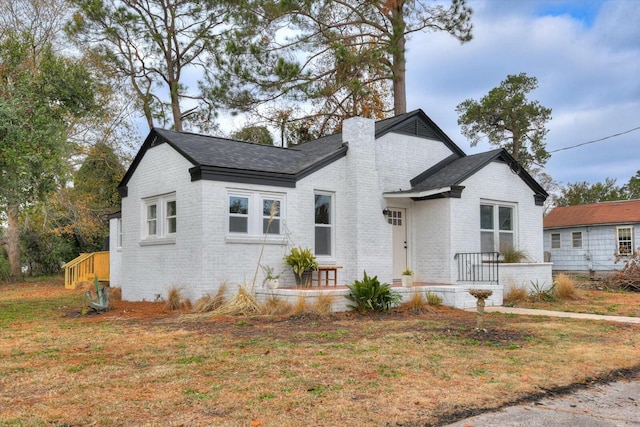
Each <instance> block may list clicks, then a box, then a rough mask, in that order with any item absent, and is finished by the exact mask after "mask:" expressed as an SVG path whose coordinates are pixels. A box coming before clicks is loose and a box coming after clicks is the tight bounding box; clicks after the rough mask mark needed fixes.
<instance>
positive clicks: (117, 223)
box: [116, 218, 122, 248]
mask: <svg viewBox="0 0 640 427" xmlns="http://www.w3.org/2000/svg"><path fill="white" fill-rule="evenodd" d="M116 226H117V227H118V230H117V231H118V237H117V241H116V247H118V248H121V247H122V218H118V220H117V222H116Z"/></svg>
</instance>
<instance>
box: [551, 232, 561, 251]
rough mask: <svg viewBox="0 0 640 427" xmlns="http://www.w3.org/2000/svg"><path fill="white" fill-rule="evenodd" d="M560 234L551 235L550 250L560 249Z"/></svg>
mask: <svg viewBox="0 0 640 427" xmlns="http://www.w3.org/2000/svg"><path fill="white" fill-rule="evenodd" d="M560 247H561V242H560V233H551V249H560Z"/></svg>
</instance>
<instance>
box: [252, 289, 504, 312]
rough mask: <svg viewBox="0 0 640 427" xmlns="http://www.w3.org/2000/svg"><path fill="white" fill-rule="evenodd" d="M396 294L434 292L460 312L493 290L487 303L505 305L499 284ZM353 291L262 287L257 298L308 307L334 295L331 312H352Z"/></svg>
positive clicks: (408, 295)
mask: <svg viewBox="0 0 640 427" xmlns="http://www.w3.org/2000/svg"><path fill="white" fill-rule="evenodd" d="M391 288H392V289H393V290H394V291H397V292H399V293H400V295H402V301H403V302H405V301H408V300H409V299H410V298H411V297H412V296H413V294H414V293H415V292H419V293H422V294H423V295H424V293H426V292H432V293H434V294H436V295H438V296H439V297H440V298H442V304H443V305H446V306H449V307H455V308H460V309H465V308H473V307H475V306H476V299H475V298H474V297H473V296H472V295H471V294H469V289H490V290H492V291H493V295H491V296H490V297H489V298H488V299H487V301H486V304H487V305H488V306H500V305H502V298H503V287H502V285H497V284H486V283H464V284H456V285H448V284H442V283H424V282H416V283H414V286H412V287H403V286H402V285H401V284H400V283H399V282H398V283H394V284H392V285H391ZM349 292H350V291H349V288H347V286H346V285H336V286H313V287H308V288H284V287H283V288H277V289H267V288H260V289H257V290H256V298H257V299H258V301H259V302H261V303H262V302H264V301H266V300H267V299H269V298H278V299H282V300H285V301H287V302H289V303H290V304H295V303H296V301H297V300H298V299H299V298H304V299H305V300H306V302H307V303H308V304H313V303H314V302H315V300H317V298H318V297H319V296H320V295H332V296H333V297H334V301H333V302H332V304H331V311H333V312H334V313H337V312H343V311H349V308H348V307H347V306H348V305H349V304H351V301H349V300H348V299H347V295H349Z"/></svg>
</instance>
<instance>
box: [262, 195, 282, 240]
mask: <svg viewBox="0 0 640 427" xmlns="http://www.w3.org/2000/svg"><path fill="white" fill-rule="evenodd" d="M280 223H281V215H280V199H276V198H273V197H269V196H263V197H262V234H280V233H281V232H282V231H281V229H280Z"/></svg>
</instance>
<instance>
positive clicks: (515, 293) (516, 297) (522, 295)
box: [503, 286, 528, 304]
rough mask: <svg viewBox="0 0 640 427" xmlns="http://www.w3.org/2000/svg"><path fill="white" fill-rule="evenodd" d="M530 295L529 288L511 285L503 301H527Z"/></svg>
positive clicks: (506, 302) (507, 302)
mask: <svg viewBox="0 0 640 427" xmlns="http://www.w3.org/2000/svg"><path fill="white" fill-rule="evenodd" d="M527 297H528V294H527V289H526V288H523V287H519V286H511V287H510V288H509V290H508V291H507V292H506V293H505V294H504V297H503V301H504V303H505V304H509V303H511V304H513V303H520V302H523V301H526V299H527Z"/></svg>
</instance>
